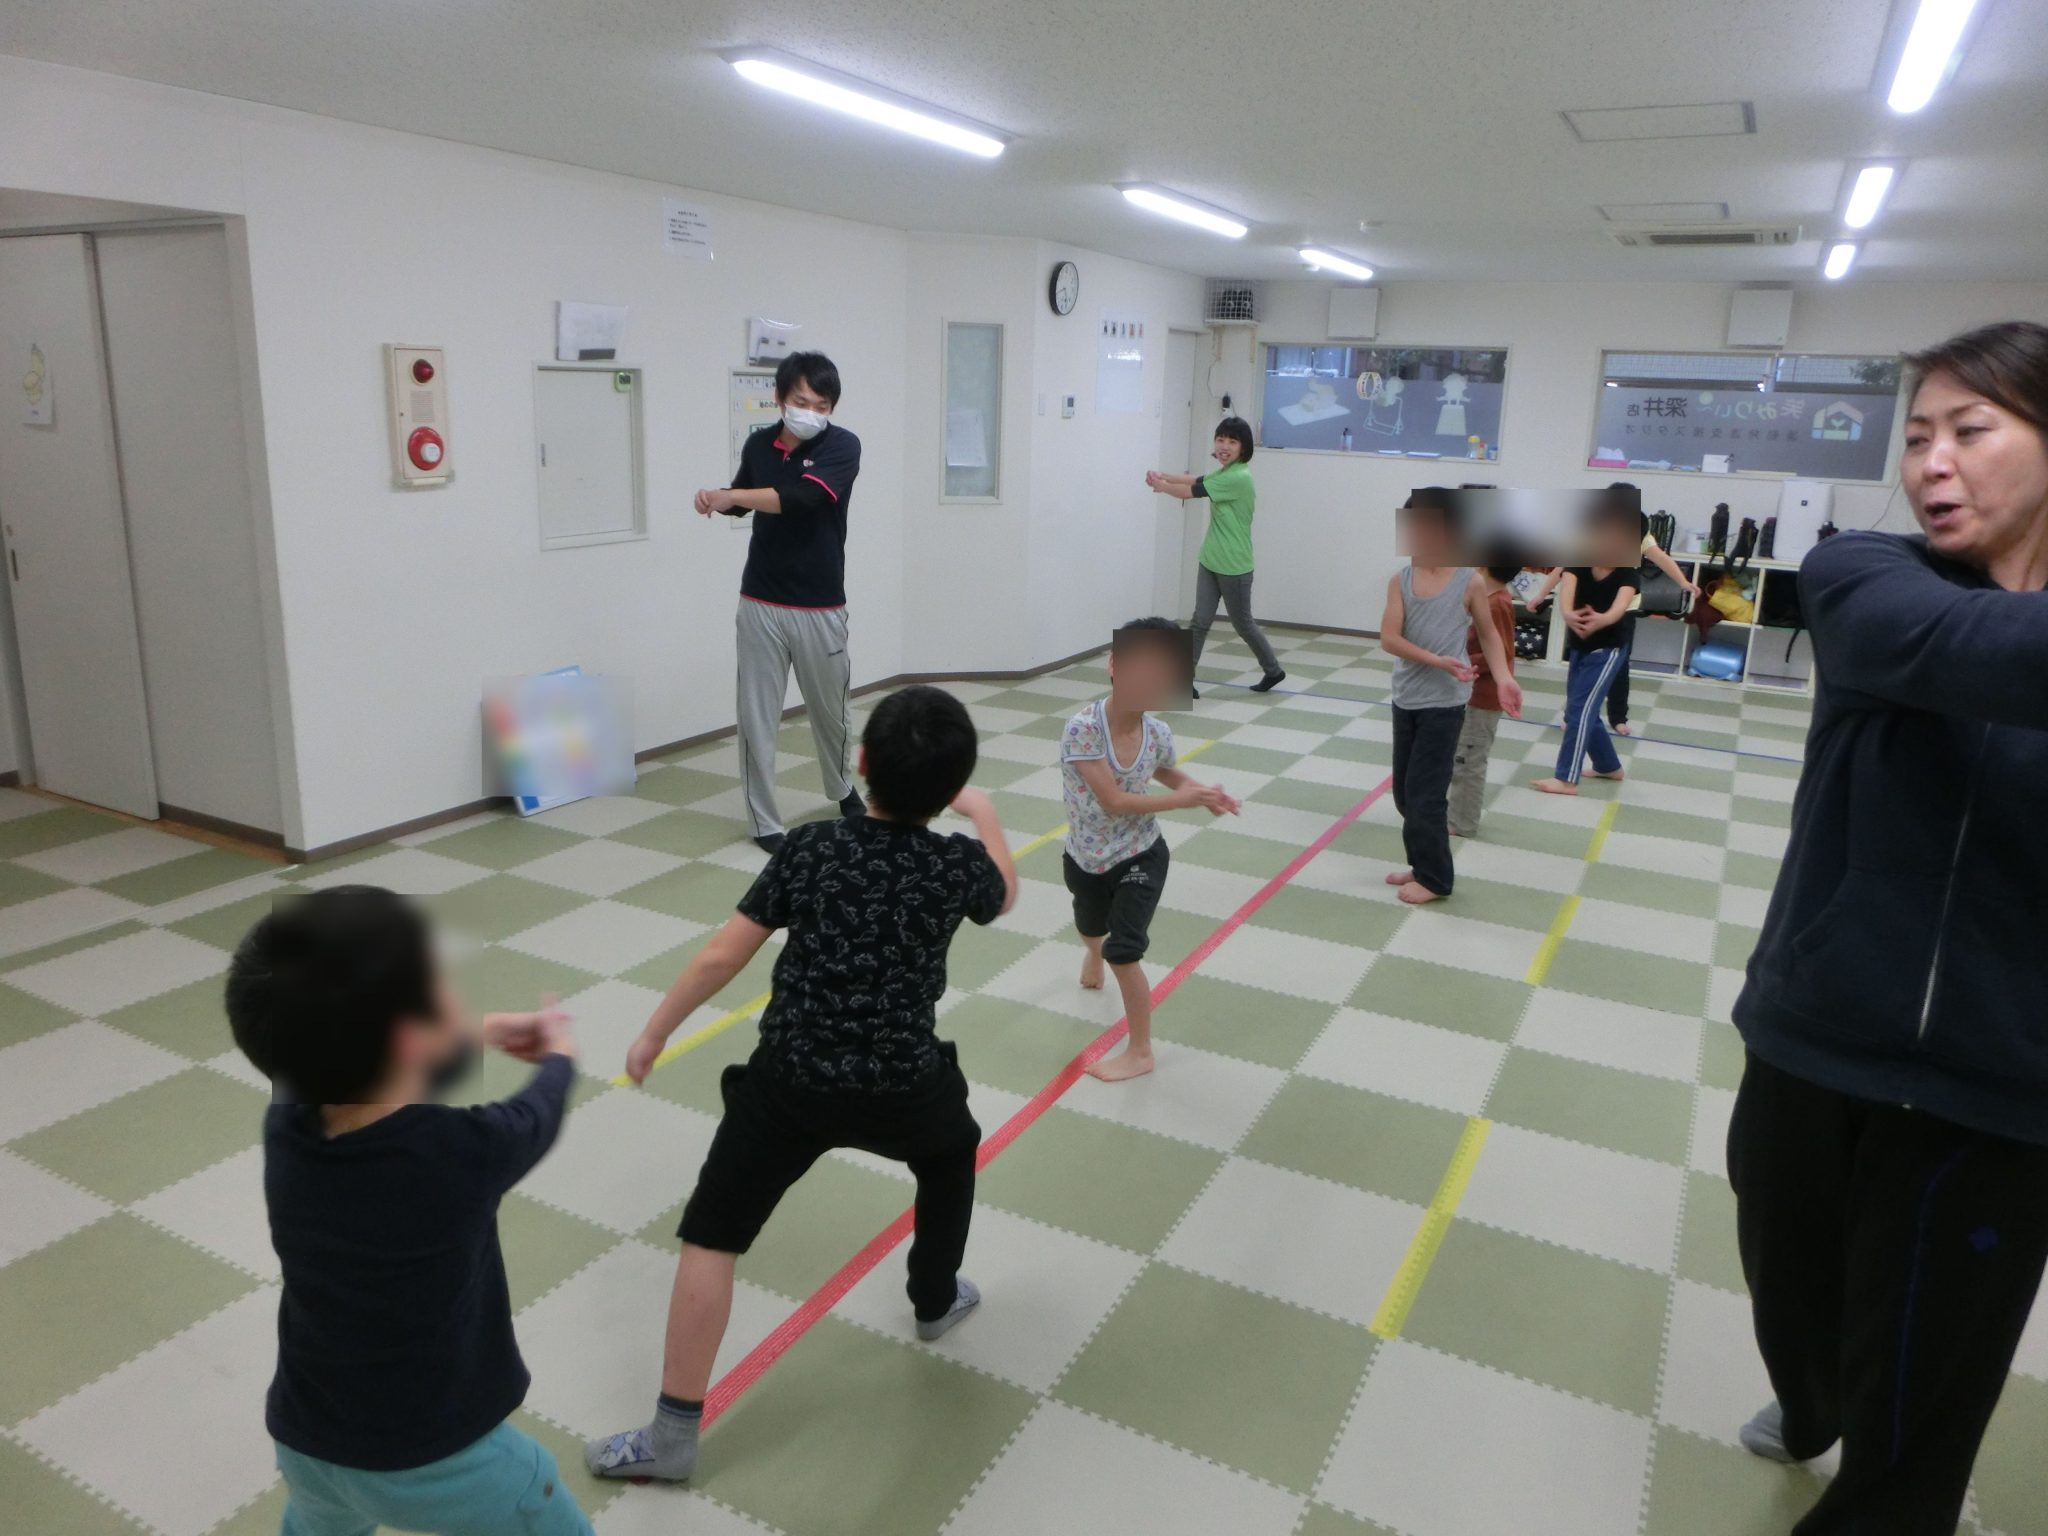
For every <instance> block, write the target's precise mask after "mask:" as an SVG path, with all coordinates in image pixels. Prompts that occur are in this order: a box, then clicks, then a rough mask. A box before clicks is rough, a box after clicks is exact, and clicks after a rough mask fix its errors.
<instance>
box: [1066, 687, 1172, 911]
mask: <svg viewBox="0 0 2048 1536" xmlns="http://www.w3.org/2000/svg"><path fill="white" fill-rule="evenodd" d="M1095 758H1100V759H1102V760H1103V761H1104V762H1106V763H1108V764H1109V772H1110V777H1111V778H1113V779H1115V780H1116V782H1117V785H1118V787H1119V788H1121V789H1122V790H1123V791H1124V792H1125V793H1126V794H1132V795H1142V794H1145V793H1147V792H1148V790H1149V789H1150V787H1151V784H1152V775H1153V774H1155V773H1157V772H1158V771H1159V770H1160V769H1161V768H1171V767H1173V766H1174V756H1173V728H1172V727H1171V726H1169V725H1168V724H1167V723H1166V722H1165V721H1164V720H1162V719H1160V718H1159V717H1158V716H1157V715H1147V716H1145V734H1144V737H1143V739H1142V740H1141V741H1140V742H1139V744H1138V752H1137V755H1136V756H1135V757H1134V758H1132V760H1131V761H1130V763H1129V764H1128V765H1126V764H1124V763H1120V762H1118V761H1117V760H1116V753H1115V751H1114V750H1113V749H1112V748H1111V746H1110V740H1109V709H1108V705H1107V704H1106V703H1105V702H1104V701H1103V700H1101V699H1097V700H1096V701H1095V702H1094V703H1093V704H1090V705H1089V706H1088V707H1087V708H1085V709H1083V710H1082V711H1081V713H1079V714H1078V715H1076V716H1074V718H1073V719H1071V720H1069V721H1068V722H1067V729H1066V732H1065V734H1064V735H1062V736H1061V737H1060V781H1061V789H1062V791H1063V792H1064V794H1065V796H1066V802H1067V854H1068V856H1069V857H1070V858H1072V859H1073V861H1074V862H1075V863H1076V864H1078V865H1080V866H1081V868H1083V869H1085V870H1087V871H1088V873H1090V874H1091V875H1099V874H1103V873H1105V872H1107V871H1108V870H1111V869H1114V868H1115V867H1116V866H1117V865H1119V864H1121V863H1123V861H1124V860H1125V859H1129V858H1135V857H1136V856H1137V855H1139V854H1141V853H1143V852H1144V851H1145V850H1146V849H1147V848H1150V847H1151V846H1152V845H1153V844H1154V843H1156V842H1158V841H1159V835H1160V834H1159V818H1158V817H1157V816H1154V815H1153V814H1151V813H1150V812H1146V813H1145V814H1144V815H1141V816H1112V815H1110V814H1109V812H1107V811H1105V810H1104V809H1103V808H1102V802H1100V801H1099V800H1097V799H1096V798H1095V792H1094V791H1093V790H1091V789H1090V788H1089V787H1088V785H1087V782H1086V781H1085V780H1084V779H1083V778H1082V777H1081V770H1080V769H1079V768H1077V767H1076V766H1075V764H1077V763H1085V762H1088V761H1090V760H1091V759H1095Z"/></svg>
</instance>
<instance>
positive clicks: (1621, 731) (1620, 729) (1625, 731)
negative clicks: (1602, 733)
mask: <svg viewBox="0 0 2048 1536" xmlns="http://www.w3.org/2000/svg"><path fill="white" fill-rule="evenodd" d="M1607 729H1609V730H1610V731H1612V732H1614V734H1615V735H1617V736H1633V735H1635V732H1634V731H1632V730H1630V729H1629V724H1628V722H1627V721H1626V720H1624V721H1622V722H1621V724H1619V725H1610V726H1609V727H1607Z"/></svg>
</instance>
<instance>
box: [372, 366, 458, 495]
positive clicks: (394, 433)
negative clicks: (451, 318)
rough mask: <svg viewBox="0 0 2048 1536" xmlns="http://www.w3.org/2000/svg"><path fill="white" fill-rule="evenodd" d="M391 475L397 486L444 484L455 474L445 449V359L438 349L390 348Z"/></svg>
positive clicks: (387, 370)
mask: <svg viewBox="0 0 2048 1536" xmlns="http://www.w3.org/2000/svg"><path fill="white" fill-rule="evenodd" d="M384 354H385V360H386V364H385V374H386V377H387V379H388V380H389V383H390V389H391V461H392V473H393V474H394V475H395V476H396V477H397V480H398V483H399V484H400V485H402V486H430V485H445V484H446V483H447V482H448V479H449V477H450V476H452V475H453V474H454V473H455V469H454V464H453V461H452V457H451V452H450V449H449V446H448V437H449V433H448V378H447V370H448V364H447V359H446V358H445V357H444V356H443V355H442V352H441V349H440V348H439V347H407V346H389V347H386V348H385V349H384Z"/></svg>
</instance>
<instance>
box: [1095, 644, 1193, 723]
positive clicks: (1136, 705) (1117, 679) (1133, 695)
mask: <svg viewBox="0 0 2048 1536" xmlns="http://www.w3.org/2000/svg"><path fill="white" fill-rule="evenodd" d="M1182 669H1183V658H1182V656H1181V655H1176V653H1175V650H1174V647H1173V646H1172V645H1170V644H1165V643H1162V644H1158V645H1144V644H1139V645H1132V646H1128V647H1126V648H1125V650H1124V651H1123V653H1122V654H1121V655H1116V656H1111V657H1110V658H1109V681H1110V686H1111V687H1112V688H1114V689H1115V691H1116V696H1117V698H1118V699H1120V700H1122V701H1123V702H1125V703H1127V704H1128V705H1129V706H1130V707H1131V708H1133V709H1148V710H1157V709H1164V708H1165V707H1166V706H1167V705H1168V704H1169V703H1170V702H1172V701H1173V699H1174V698H1175V697H1176V695H1177V694H1179V693H1180V691H1181V690H1182V688H1183V687H1184V685H1185V682H1186V679H1185V678H1184V677H1183V676H1182V675H1181V674H1182Z"/></svg>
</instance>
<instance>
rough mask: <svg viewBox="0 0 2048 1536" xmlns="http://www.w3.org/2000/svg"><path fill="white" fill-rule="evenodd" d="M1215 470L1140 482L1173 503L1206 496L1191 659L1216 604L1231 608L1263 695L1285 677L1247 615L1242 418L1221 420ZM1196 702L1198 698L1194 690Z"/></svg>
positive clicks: (1247, 443)
mask: <svg viewBox="0 0 2048 1536" xmlns="http://www.w3.org/2000/svg"><path fill="white" fill-rule="evenodd" d="M1212 451H1213V452H1214V453H1215V456H1216V463H1217V466H1218V467H1217V468H1216V469H1214V470H1211V471H1210V472H1209V473H1208V474H1206V475H1174V474H1168V473H1166V472H1165V471H1164V470H1157V469H1155V470H1151V471H1149V472H1148V473H1147V474H1146V476H1145V484H1147V485H1148V486H1150V487H1151V488H1152V489H1153V490H1155V491H1158V492H1159V493H1160V494H1161V495H1163V496H1171V497H1173V498H1174V499H1175V500H1176V501H1192V500H1194V499H1195V498H1197V497H1202V498H1206V499H1207V501H1208V503H1209V534H1208V537H1206V538H1205V539H1203V540H1202V552H1201V554H1200V555H1199V556H1198V557H1197V559H1198V560H1199V562H1200V565H1199V568H1198V569H1197V570H1196V572H1195V622H1194V625H1193V629H1194V632H1195V660H1196V661H1198V662H1199V661H1200V660H1201V659H1202V642H1203V641H1205V640H1207V639H1208V638H1209V629H1210V626H1211V625H1213V624H1214V623H1215V622H1216V605H1217V603H1218V602H1221V603H1222V604H1223V605H1224V607H1226V608H1228V609H1229V610H1230V623H1231V627H1232V628H1233V629H1235V630H1236V631H1237V637H1238V638H1239V639H1240V640H1242V641H1243V642H1244V643H1245V644H1246V645H1248V646H1250V647H1251V650H1252V655H1254V656H1256V657H1257V658H1258V661H1259V670H1260V672H1261V673H1263V674H1264V675H1263V676H1261V677H1260V679H1259V680H1258V681H1257V682H1256V683H1253V684H1252V692H1254V693H1264V692H1266V690H1267V689H1269V688H1271V687H1273V685H1274V684H1276V683H1278V682H1279V681H1280V680H1281V679H1283V678H1284V677H1286V676H1287V674H1286V672H1285V671H1283V670H1282V669H1281V666H1280V658H1279V657H1277V656H1275V655H1274V654H1273V646H1272V643H1271V642H1270V641H1268V640H1267V639H1266V632H1265V631H1264V630H1262V629H1260V628H1259V621H1258V620H1257V619H1255V618H1253V617H1252V507H1253V504H1254V502H1255V500H1256V497H1255V495H1254V493H1253V491H1252V472H1251V457H1252V429H1251V424H1250V423H1249V422H1247V421H1246V420H1245V419H1244V418H1243V417H1242V416H1226V417H1224V418H1223V420H1222V421H1220V422H1218V423H1217V424H1216V442H1215V445H1214V448H1213V450H1212ZM1195 697H1196V698H1200V697H1201V694H1200V692H1199V691H1198V692H1197V693H1196V694H1195Z"/></svg>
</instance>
